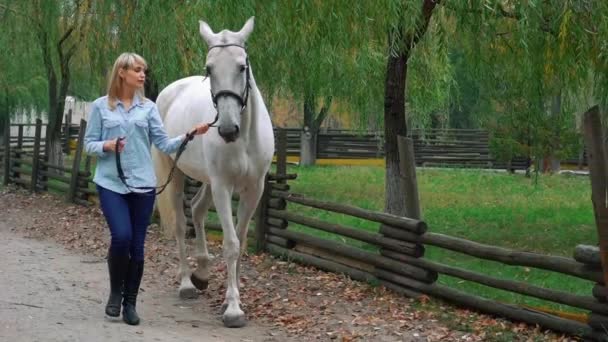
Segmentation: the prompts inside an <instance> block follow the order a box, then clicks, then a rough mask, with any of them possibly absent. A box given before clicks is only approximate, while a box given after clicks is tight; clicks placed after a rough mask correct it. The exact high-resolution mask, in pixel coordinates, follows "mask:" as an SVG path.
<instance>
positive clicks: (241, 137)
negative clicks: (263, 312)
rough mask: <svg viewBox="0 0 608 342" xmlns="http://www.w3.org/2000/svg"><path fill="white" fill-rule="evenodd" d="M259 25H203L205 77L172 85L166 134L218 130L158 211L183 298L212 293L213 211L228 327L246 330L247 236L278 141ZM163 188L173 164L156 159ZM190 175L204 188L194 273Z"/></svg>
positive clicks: (190, 154)
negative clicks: (255, 56) (255, 36)
mask: <svg viewBox="0 0 608 342" xmlns="http://www.w3.org/2000/svg"><path fill="white" fill-rule="evenodd" d="M253 23H254V20H253V17H252V18H250V19H249V20H247V22H246V23H245V25H244V26H243V28H242V29H241V30H240V31H239V32H232V31H228V30H223V31H221V32H219V33H214V32H213V31H212V30H211V28H210V27H209V25H207V23H205V22H203V21H200V34H201V36H202V38H203V39H204V40H205V42H206V43H207V45H208V47H209V50H208V53H207V61H206V70H207V77H202V76H193V77H188V78H184V79H181V80H178V81H175V82H174V83H172V84H170V85H169V86H168V87H166V88H165V89H163V91H162V92H161V93H160V95H159V96H158V99H157V104H158V108H159V111H160V114H161V117H162V118H163V121H164V125H165V128H166V129H167V132H168V133H169V135H171V136H175V135H178V134H181V133H184V132H186V131H187V130H188V129H190V128H191V127H193V126H194V125H195V124H196V123H200V122H212V121H214V120H215V119H216V118H217V123H216V125H217V129H216V128H211V129H209V131H208V132H207V133H206V134H204V135H201V136H197V137H196V138H195V139H194V140H193V141H191V142H190V143H189V144H188V146H187V148H186V150H185V152H184V153H183V154H182V155H181V157H180V159H179V161H178V163H177V169H176V170H175V171H176V172H175V173H174V176H173V179H172V181H171V183H170V184H169V186H168V188H167V191H165V192H164V193H162V194H161V195H159V198H158V202H157V206H158V209H159V212H160V216H161V222H162V224H163V226H165V227H175V236H176V239H177V246H178V249H179V259H180V265H179V276H180V278H181V284H180V287H179V294H180V297H182V298H195V297H196V295H197V291H196V289H195V285H196V288H198V289H199V290H203V289H205V288H207V284H208V281H209V252H208V251H207V242H206V238H205V230H204V222H205V218H206V216H207V211H208V209H209V207H210V206H211V203H212V201H213V203H214V204H215V208H216V210H217V213H218V216H219V219H220V222H221V225H222V230H223V234H224V241H223V255H224V258H225V261H226V266H227V272H228V273H227V279H226V281H227V284H226V297H225V299H224V305H223V306H222V310H224V311H223V317H222V319H223V322H224V325H225V326H227V327H241V326H244V325H245V324H246V318H245V314H244V312H243V311H242V310H241V307H240V304H241V303H240V298H239V279H238V273H239V266H240V265H239V264H240V262H239V261H240V256H241V254H242V252H243V249H244V248H245V246H246V239H247V229H248V226H249V221H250V220H251V218H252V216H253V214H254V211H255V209H256V207H257V205H258V202H259V201H260V197H261V195H262V192H263V190H264V189H263V188H264V177H265V175H266V173H267V172H268V170H269V169H270V164H271V162H272V156H273V154H274V135H273V130H272V123H271V121H270V116H269V115H268V110H267V109H266V106H265V105H264V101H263V99H262V96H261V94H260V91H259V90H258V87H257V85H256V83H255V79H254V77H253V72H252V70H251V66H250V65H249V59H248V56H247V50H246V49H245V42H246V41H247V38H248V37H249V35H250V34H251V32H252V30H253ZM154 163H155V168H156V174H157V176H158V179H159V182H163V181H164V180H165V179H167V176H168V173H169V171H170V169H171V167H172V166H173V160H172V158H171V157H169V156H167V155H164V154H162V153H159V152H158V151H155V152H154ZM184 175H188V176H189V177H191V178H193V179H196V180H199V181H201V182H203V185H202V187H201V188H200V189H199V190H198V192H197V194H196V195H195V196H194V198H193V199H192V221H193V222H194V227H195V230H196V260H197V264H198V266H197V269H196V270H195V271H194V272H193V273H192V272H191V270H190V267H189V265H188V261H187V259H186V245H185V243H184V239H185V228H186V219H185V216H184V210H183V187H184ZM233 192H237V193H238V194H239V195H240V200H239V205H238V212H237V224H236V229H235V225H234V223H233V220H232V207H231V199H232V194H233Z"/></svg>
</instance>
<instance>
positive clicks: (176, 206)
mask: <svg viewBox="0 0 608 342" xmlns="http://www.w3.org/2000/svg"><path fill="white" fill-rule="evenodd" d="M152 160H153V161H154V168H155V171H156V177H157V178H158V180H159V182H160V183H162V182H165V181H166V179H167V177H168V176H169V172H170V171H171V168H172V167H173V159H171V157H169V156H168V155H166V154H164V153H162V152H160V151H158V150H157V149H156V148H153V149H152ZM159 185H160V184H159ZM183 193H184V174H183V173H182V172H181V171H180V170H179V169H177V168H176V169H175V171H174V173H173V177H172V179H171V182H169V184H167V188H166V189H165V190H164V191H163V192H162V193H161V194H159V195H158V196H157V197H156V203H155V207H156V209H157V210H158V214H159V216H160V226H161V227H162V230H163V232H164V234H165V236H166V237H171V238H173V237H174V236H175V228H176V225H177V224H180V223H181V224H182V225H185V223H186V222H185V219H186V218H185V216H184V209H183V208H184V199H183ZM178 220H179V221H178ZM178 222H179V223H178Z"/></svg>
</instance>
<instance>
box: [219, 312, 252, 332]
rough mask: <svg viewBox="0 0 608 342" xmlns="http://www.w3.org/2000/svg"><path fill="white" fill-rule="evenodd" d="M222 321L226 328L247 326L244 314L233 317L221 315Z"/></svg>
mask: <svg viewBox="0 0 608 342" xmlns="http://www.w3.org/2000/svg"><path fill="white" fill-rule="evenodd" d="M222 321H223V322H224V326H225V327H226V328H242V327H244V326H245V325H247V318H246V317H245V314H244V313H242V314H239V315H235V316H231V315H223V316H222Z"/></svg>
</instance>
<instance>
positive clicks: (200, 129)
mask: <svg viewBox="0 0 608 342" xmlns="http://www.w3.org/2000/svg"><path fill="white" fill-rule="evenodd" d="M208 130H209V124H208V123H202V124H198V125H196V126H195V127H194V129H193V130H192V133H194V135H201V134H205V133H207V131H208Z"/></svg>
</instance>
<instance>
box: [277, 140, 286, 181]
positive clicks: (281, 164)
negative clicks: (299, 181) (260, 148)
mask: <svg viewBox="0 0 608 342" xmlns="http://www.w3.org/2000/svg"><path fill="white" fill-rule="evenodd" d="M277 145H278V146H277V175H286V174H287V130H285V129H283V128H279V129H277ZM286 182H287V180H285V179H280V180H279V181H277V183H280V184H285V183H286Z"/></svg>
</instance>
